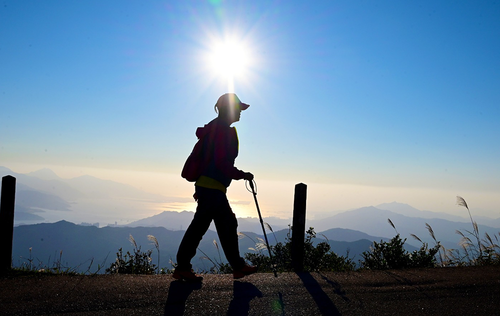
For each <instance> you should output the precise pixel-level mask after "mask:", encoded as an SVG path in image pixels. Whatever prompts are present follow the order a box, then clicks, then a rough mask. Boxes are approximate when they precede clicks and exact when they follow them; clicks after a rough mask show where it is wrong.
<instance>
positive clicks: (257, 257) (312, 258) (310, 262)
mask: <svg viewBox="0 0 500 316" xmlns="http://www.w3.org/2000/svg"><path fill="white" fill-rule="evenodd" d="M306 234H307V235H306V238H305V240H304V271H309V272H312V271H352V270H354V269H355V266H356V264H355V263H354V262H353V261H352V259H350V258H348V256H345V257H344V256H339V255H337V254H336V253H334V252H333V251H332V250H331V247H330V245H329V244H328V242H319V243H318V244H317V245H316V246H315V245H314V243H313V239H314V238H316V233H315V232H314V228H312V227H311V228H309V230H308V231H307V232H306ZM266 248H267V247H266ZM270 248H271V251H272V254H273V259H274V263H271V259H270V258H269V256H266V255H264V253H263V252H259V253H246V254H245V259H247V260H248V261H250V262H251V263H252V264H253V265H255V266H257V267H259V271H262V272H271V271H272V270H273V264H274V268H275V269H276V271H279V272H289V271H293V267H292V241H291V238H290V231H289V232H288V235H287V238H286V242H285V243H282V242H278V243H276V245H275V246H270ZM257 249H262V247H261V246H259V245H258V246H257Z"/></svg>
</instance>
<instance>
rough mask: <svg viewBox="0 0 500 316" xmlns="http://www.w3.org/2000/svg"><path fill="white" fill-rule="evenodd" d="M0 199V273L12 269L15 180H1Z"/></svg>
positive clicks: (8, 178)
mask: <svg viewBox="0 0 500 316" xmlns="http://www.w3.org/2000/svg"><path fill="white" fill-rule="evenodd" d="M1 194H2V196H1V199H0V272H6V271H8V270H10V269H11V268H12V239H13V236H14V202H15V198H16V178H14V177H13V176H5V177H3V178H2V193H1Z"/></svg>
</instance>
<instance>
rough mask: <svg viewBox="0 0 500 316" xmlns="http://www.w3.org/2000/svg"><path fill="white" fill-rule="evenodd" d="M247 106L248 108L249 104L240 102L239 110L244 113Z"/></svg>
mask: <svg viewBox="0 0 500 316" xmlns="http://www.w3.org/2000/svg"><path fill="white" fill-rule="evenodd" d="M249 106H250V104H246V103H243V102H240V109H241V110H242V111H245V110H246V109H248V107H249Z"/></svg>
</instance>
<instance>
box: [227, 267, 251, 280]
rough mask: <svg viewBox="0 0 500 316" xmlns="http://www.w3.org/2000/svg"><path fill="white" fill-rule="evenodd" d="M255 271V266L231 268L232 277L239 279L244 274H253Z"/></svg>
mask: <svg viewBox="0 0 500 316" xmlns="http://www.w3.org/2000/svg"><path fill="white" fill-rule="evenodd" d="M255 272H257V267H254V266H249V265H244V266H243V268H241V269H239V270H233V279H241V278H242V277H244V276H247V275H250V274H254V273H255Z"/></svg>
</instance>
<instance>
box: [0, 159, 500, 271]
mask: <svg viewBox="0 0 500 316" xmlns="http://www.w3.org/2000/svg"><path fill="white" fill-rule="evenodd" d="M7 174H10V175H13V176H15V177H16V178H17V192H16V213H15V219H16V222H17V223H18V224H19V223H20V222H24V223H30V222H31V223H37V222H42V221H44V218H43V216H45V215H44V214H49V212H60V214H68V215H69V214H71V213H72V212H73V211H72V208H73V206H74V203H75V201H79V200H80V199H92V200H95V201H97V202H99V201H104V200H106V199H107V198H111V197H112V198H115V199H119V198H120V197H123V198H125V199H127V201H129V200H132V199H135V200H148V201H156V202H161V201H168V200H171V199H179V198H170V197H165V196H162V195H155V194H150V193H147V192H143V191H140V190H138V189H136V188H134V187H132V186H128V185H124V184H121V183H117V182H113V181H108V180H101V179H98V178H94V177H90V176H82V177H78V178H74V179H68V180H66V179H61V178H59V177H58V176H57V175H56V174H55V173H53V172H52V171H51V170H49V169H42V170H39V171H36V172H32V173H29V174H16V173H14V172H12V171H11V170H9V169H7V168H4V167H0V176H2V177H3V176H4V175H7ZM97 202H96V203H97ZM112 207H113V206H112ZM102 209H103V212H106V208H105V207H103V208H102ZM193 215H194V212H188V211H183V212H173V211H164V212H161V213H159V214H156V215H154V216H151V217H147V218H143V219H141V220H138V221H135V222H132V223H130V224H128V225H126V226H121V227H104V228H97V227H84V226H82V225H75V224H72V223H69V222H65V221H62V222H58V223H54V224H37V225H25V226H18V227H16V229H15V240H14V245H15V251H16V252H15V258H17V260H18V261H19V260H20V259H19V258H20V257H21V256H22V257H24V258H26V257H27V256H29V251H28V249H29V248H30V247H32V256H36V258H37V260H38V259H40V260H42V261H44V262H46V261H47V259H48V258H49V257H50V258H52V260H54V259H55V258H56V257H57V256H58V253H59V251H61V250H63V260H67V261H68V262H69V263H71V266H75V265H79V264H81V263H83V262H86V260H89V259H91V258H94V259H95V260H94V263H101V261H102V260H104V258H105V257H106V256H108V260H109V259H110V258H111V257H113V256H114V253H115V252H116V251H117V250H118V248H120V247H123V248H124V249H127V246H130V245H129V243H128V236H129V234H132V235H133V236H134V237H136V239H137V240H138V241H139V244H142V245H143V247H147V245H148V241H147V239H146V237H147V235H148V234H152V235H155V236H156V237H157V238H158V239H159V240H161V242H160V245H161V247H162V251H161V256H162V258H161V261H162V262H164V263H166V262H168V260H169V259H175V252H176V251H177V247H178V244H179V242H180V238H182V235H183V231H184V230H185V229H186V228H187V227H188V225H189V223H190V222H191V220H192V218H193ZM388 219H390V220H391V221H392V222H393V223H394V225H395V226H396V230H394V229H393V228H392V227H391V226H390V225H389V223H388ZM474 219H476V220H477V221H478V224H479V226H478V228H479V231H480V234H481V236H484V234H485V233H488V234H489V235H490V236H498V233H499V228H500V218H497V219H491V218H482V217H477V218H476V217H474ZM264 221H265V222H266V223H267V224H269V226H270V227H271V228H272V230H273V232H274V233H272V232H268V233H269V236H270V237H272V238H270V239H271V240H274V239H273V238H274V237H273V236H277V240H279V241H283V240H284V239H285V237H286V234H287V232H288V227H289V225H290V224H291V220H287V219H280V218H273V217H267V218H264ZM238 223H239V227H238V230H239V231H241V232H245V235H246V236H248V237H251V238H253V240H256V239H255V238H256V237H257V236H262V228H261V225H260V222H259V220H258V219H257V218H239V219H238ZM426 224H429V225H430V226H431V227H432V229H433V231H434V234H435V236H436V238H437V240H439V241H440V242H441V244H442V245H444V246H445V247H446V248H448V249H449V248H457V247H458V243H459V241H460V236H459V235H457V234H456V231H457V230H461V231H462V232H466V230H471V229H472V226H471V223H470V220H469V219H468V218H465V217H460V216H454V215H450V214H445V213H437V212H429V211H420V210H418V209H415V208H413V207H411V206H410V205H407V204H401V203H395V202H393V203H385V204H380V205H378V206H369V207H362V208H359V209H355V210H350V211H346V212H343V213H339V214H336V215H334V216H331V217H327V218H322V219H308V220H307V222H306V227H314V229H315V231H316V232H318V235H317V237H318V238H320V239H322V238H323V239H325V240H326V239H328V240H329V241H330V243H331V244H332V247H333V248H334V249H335V251H337V252H338V253H339V254H344V253H346V251H347V249H351V252H350V253H351V255H359V254H360V253H361V252H362V251H365V250H366V249H368V247H369V245H370V244H371V242H373V241H380V240H382V239H384V240H387V239H388V238H392V237H393V236H394V235H395V234H396V233H399V234H400V235H401V236H402V238H407V245H408V247H420V245H421V243H420V242H419V241H417V240H415V239H413V238H412V237H411V235H412V234H414V235H416V236H418V237H419V238H420V239H421V240H423V241H424V242H427V243H429V244H430V245H434V241H433V240H432V238H431V236H430V234H429V231H428V230H427V229H426ZM97 226H99V225H97ZM214 230H215V228H214V227H213V226H212V227H211V230H210V231H209V232H208V233H207V235H206V237H205V238H204V240H203V248H202V246H200V249H203V251H205V252H206V253H207V254H209V255H210V256H216V257H218V253H216V252H211V251H215V248H214V246H213V243H212V241H213V240H214V239H215V240H217V237H216V236H217V235H216V233H215V232H214ZM274 242H275V240H274ZM253 243H254V242H252V241H251V240H250V238H243V239H242V241H241V250H242V252H246V251H247V249H248V248H249V247H253V246H254V244H253ZM129 249H130V247H129ZM413 249H414V248H413ZM200 256H201V255H200ZM24 260H25V259H24ZM14 263H16V262H14ZM108 263H109V261H108ZM201 263H202V264H205V265H206V260H202V261H201ZM201 263H200V264H201ZM164 266H167V264H165V265H164ZM199 267H200V268H203V267H206V266H203V265H200V266H199Z"/></svg>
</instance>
